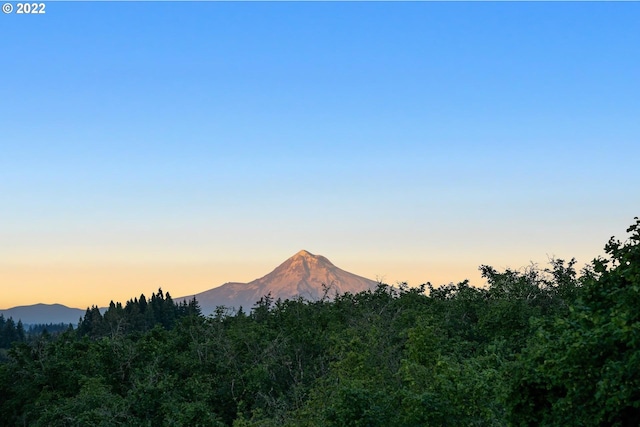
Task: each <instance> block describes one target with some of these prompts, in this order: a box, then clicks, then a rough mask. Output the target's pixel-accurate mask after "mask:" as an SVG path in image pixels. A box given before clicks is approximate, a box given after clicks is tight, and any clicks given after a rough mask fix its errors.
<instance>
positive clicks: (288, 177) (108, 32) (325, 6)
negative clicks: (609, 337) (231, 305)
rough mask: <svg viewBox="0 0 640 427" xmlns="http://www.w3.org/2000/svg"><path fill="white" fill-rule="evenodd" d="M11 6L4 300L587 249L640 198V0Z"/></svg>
mask: <svg viewBox="0 0 640 427" xmlns="http://www.w3.org/2000/svg"><path fill="white" fill-rule="evenodd" d="M46 6H47V9H46V14H44V15H33V16H27V15H17V14H16V13H11V14H2V15H1V16H0V35H2V36H3V41H4V46H3V53H4V56H5V58H7V59H8V61H9V62H8V63H10V64H11V66H7V67H3V68H2V69H0V79H1V80H2V81H3V82H8V83H10V84H6V85H3V87H2V88H0V99H2V100H3V102H2V103H1V104H0V117H2V119H3V120H2V121H3V124H2V132H3V138H2V139H3V142H2V143H1V144H0V146H1V148H2V156H0V197H1V200H2V206H3V209H0V291H1V292H0V295H1V296H0V307H2V308H3V309H8V308H12V307H16V306H22V305H32V304H37V303H46V304H54V303H58V304H63V305H66V306H68V307H74V308H85V307H88V306H92V305H98V306H100V307H104V306H106V305H108V303H109V301H111V300H113V301H120V302H123V303H124V302H126V301H127V300H129V299H131V298H134V297H138V296H140V294H145V295H149V294H150V293H152V292H155V291H157V289H158V288H162V289H163V290H164V291H165V292H166V291H169V292H170V293H171V295H172V296H174V297H181V296H189V295H194V294H197V293H199V292H202V291H205V290H208V289H211V288H214V287H217V286H220V285H222V284H224V283H227V282H244V283H246V282H250V281H252V280H254V279H256V278H259V277H262V276H264V275H265V274H267V273H269V272H270V271H271V270H273V268H275V267H276V266H277V265H279V264H280V263H281V262H283V261H284V260H286V259H287V258H289V257H290V256H292V254H294V253H296V252H297V251H299V250H301V249H305V250H308V251H310V252H311V253H313V254H317V255H322V256H325V257H326V258H328V259H329V260H330V261H331V262H332V263H333V264H334V265H336V266H337V267H339V268H341V269H343V270H346V271H348V272H351V273H354V274H357V275H359V276H362V277H366V278H369V279H372V280H379V281H382V282H384V283H387V284H390V285H395V284H397V283H401V282H407V283H408V284H409V285H411V286H418V285H420V284H423V283H426V282H431V283H432V284H433V285H436V286H437V285H441V284H447V283H458V282H461V281H463V280H465V279H469V280H470V283H471V285H473V286H483V285H484V280H482V279H481V276H480V272H479V271H478V268H479V266H480V265H483V264H485V265H491V266H494V267H495V268H496V269H499V270H500V269H504V268H507V267H509V268H513V269H518V268H522V267H526V266H528V265H530V263H537V264H539V265H540V266H544V265H545V264H546V263H547V261H548V259H549V258H551V257H555V258H561V259H565V260H567V261H568V260H570V259H571V258H576V259H577V261H578V265H577V267H578V268H580V267H582V266H584V265H585V264H587V263H589V262H591V260H593V259H594V258H596V257H597V256H599V255H602V254H603V248H604V246H605V244H606V243H607V241H608V239H609V238H610V237H611V236H616V237H617V238H620V239H623V240H624V238H625V230H626V229H627V227H628V226H629V225H630V224H631V223H632V221H633V218H634V217H635V216H638V215H639V214H640V212H639V206H638V201H637V200H633V195H632V194H630V193H632V190H631V189H633V188H640V170H639V169H638V168H637V165H636V163H637V159H638V158H640V144H638V141H640V122H639V121H638V120H637V118H638V117H640V102H639V101H638V100H640V85H638V84H637V77H638V70H640V32H639V31H638V29H637V22H638V18H639V17H640V3H590V2H589V3H535V2H533V3H528V2H526V3H525V2H521V3H518V2H514V3H501V2H498V3H482V2H478V3H475V2H474V3H466V2H465V3H458V2H450V3H447V2H443V3H440V2H437V3H431V2H408V3H387V2H355V3H341V2H320V3H287V2H285V3H238V2H187V3H183V2H141V3H137V2H82V3H78V2H55V1H52V2H47V3H46Z"/></svg>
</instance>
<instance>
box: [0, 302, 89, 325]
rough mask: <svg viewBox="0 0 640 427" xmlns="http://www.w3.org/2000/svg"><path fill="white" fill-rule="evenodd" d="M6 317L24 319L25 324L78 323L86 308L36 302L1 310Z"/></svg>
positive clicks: (16, 319) (0, 312)
mask: <svg viewBox="0 0 640 427" xmlns="http://www.w3.org/2000/svg"><path fill="white" fill-rule="evenodd" d="M0 314H1V315H3V316H4V318H5V319H8V318H9V317H12V318H13V320H15V321H16V323H17V322H18V320H22V323H23V324H25V325H35V324H42V323H45V324H46V323H72V324H74V325H75V324H77V323H78V319H80V318H81V317H84V314H85V310H80V309H79V308H69V307H67V306H65V305H62V304H34V305H22V306H20V307H13V308H9V309H6V310H0Z"/></svg>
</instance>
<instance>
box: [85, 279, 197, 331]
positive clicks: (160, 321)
mask: <svg viewBox="0 0 640 427" xmlns="http://www.w3.org/2000/svg"><path fill="white" fill-rule="evenodd" d="M200 314H201V311H200V306H199V305H198V302H197V301H196V300H195V298H194V299H192V300H191V301H188V302H187V301H182V302H181V303H179V304H177V303H175V302H174V301H173V299H172V298H171V295H170V294H169V292H167V293H166V294H164V293H163V292H162V289H158V293H152V294H151V297H150V298H149V299H148V300H147V298H146V297H145V295H144V294H142V295H140V298H139V299H138V298H133V299H130V300H129V301H127V302H126V304H125V305H124V307H123V306H122V304H121V303H119V302H118V303H114V302H113V301H111V303H110V304H109V308H108V309H107V310H106V311H105V313H104V315H103V314H102V313H101V312H100V309H99V308H98V307H97V306H93V307H90V308H87V311H86V313H85V315H84V317H83V318H82V319H80V322H79V323H78V335H79V337H84V336H87V337H90V338H100V337H105V336H116V335H122V334H125V335H126V334H131V333H134V332H136V333H143V332H146V331H148V330H150V329H152V328H154V327H155V326H156V325H159V326H161V327H163V328H165V329H171V328H172V327H173V326H174V325H175V323H176V321H177V320H179V319H180V318H183V317H188V316H199V315H200Z"/></svg>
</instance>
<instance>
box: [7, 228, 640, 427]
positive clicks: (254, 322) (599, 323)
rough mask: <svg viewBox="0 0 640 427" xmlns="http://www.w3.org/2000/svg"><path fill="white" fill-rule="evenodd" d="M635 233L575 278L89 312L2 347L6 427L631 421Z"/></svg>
mask: <svg viewBox="0 0 640 427" xmlns="http://www.w3.org/2000/svg"><path fill="white" fill-rule="evenodd" d="M628 231H629V232H631V237H630V238H629V239H628V240H627V241H626V242H624V243H622V242H619V241H617V240H614V239H611V240H610V242H609V243H608V244H607V246H606V248H605V250H606V253H607V255H608V258H606V259H600V258H599V259H597V260H594V262H593V263H592V265H591V266H589V267H588V268H587V269H585V270H584V271H583V272H582V273H581V274H580V275H579V274H577V272H576V271H575V269H574V265H575V260H571V261H570V262H568V263H565V262H564V261H563V260H551V261H550V265H549V267H548V268H544V269H542V268H538V267H537V266H535V265H532V266H530V267H528V268H526V269H523V270H511V269H507V270H505V271H497V270H495V269H493V268H492V267H489V266H481V267H480V269H481V271H482V274H483V276H484V278H485V279H486V281H487V285H488V286H486V287H485V288H475V287H472V286H470V285H469V283H468V282H466V281H464V282H461V283H458V284H449V285H445V286H441V287H433V286H431V285H430V284H426V285H424V286H422V287H419V288H408V287H407V286H406V285H399V286H398V287H389V286H387V285H383V284H380V285H379V287H378V288H377V289H376V290H374V291H367V292H361V293H359V294H356V295H351V294H345V295H341V296H337V297H336V298H335V300H333V301H329V300H321V301H316V302H308V301H304V300H302V299H296V300H288V301H280V300H278V301H273V299H272V298H271V297H270V296H269V295H267V296H265V297H264V298H263V299H261V300H260V301H258V302H257V304H256V305H255V306H254V307H253V309H252V311H251V312H250V313H244V312H242V311H240V312H238V313H236V314H233V313H230V312H228V311H226V310H224V309H223V308H220V309H219V310H217V311H216V313H214V315H213V316H210V317H208V318H205V317H203V316H202V315H201V313H200V310H199V307H198V305H197V302H196V301H195V300H194V301H192V302H188V303H181V304H175V303H174V301H173V300H172V298H171V296H170V295H169V293H164V292H162V290H158V292H157V293H155V294H152V295H151V297H150V298H146V297H145V296H144V295H141V296H140V297H139V298H134V299H132V300H130V301H128V302H127V303H126V304H124V305H122V304H120V303H111V304H110V306H109V308H108V309H107V310H106V311H105V312H104V313H101V312H100V310H99V309H98V308H97V307H91V308H89V309H87V312H86V314H85V316H84V318H83V319H82V321H81V323H80V325H79V327H78V329H77V330H75V331H74V330H73V329H68V330H66V331H64V332H61V333H58V334H53V335H52V334H50V333H48V332H47V331H46V330H45V331H43V333H42V334H41V335H39V336H33V337H31V338H29V339H21V338H18V339H17V340H13V344H12V346H11V349H10V350H5V354H4V355H3V357H4V360H3V361H2V362H0V426H16V425H33V426H44V425H46V426H81V425H82V426H84V425H96V426H101V425H110V426H111V425H114V426H117V425H126V426H235V427H241V426H261V427H270V426H390V427H393V426H422V425H425V426H429V425H437V426H511V425H514V426H515V425H526V426H538V425H549V426H556V425H568V426H572V425H575V426H592V425H593V426H596V425H598V426H601V425H611V426H632V425H633V426H635V425H639V424H640V409H639V408H640V372H638V367H640V348H639V344H640V312H639V311H638V307H640V292H639V291H640V262H639V261H640V246H639V244H640V222H639V221H637V220H636V224H635V225H633V226H631V227H630V228H629V230H628ZM11 322H12V321H11ZM7 325H9V326H7ZM0 330H7V331H9V334H14V335H15V336H16V337H19V336H20V333H19V326H17V325H15V324H13V326H11V323H10V322H9V320H5V319H3V318H1V317H0ZM0 356H1V355H0Z"/></svg>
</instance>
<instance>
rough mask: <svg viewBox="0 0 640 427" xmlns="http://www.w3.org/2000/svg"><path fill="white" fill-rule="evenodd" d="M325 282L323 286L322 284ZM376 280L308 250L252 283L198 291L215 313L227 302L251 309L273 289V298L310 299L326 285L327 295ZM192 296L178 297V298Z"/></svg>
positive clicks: (355, 289)
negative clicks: (336, 264)
mask: <svg viewBox="0 0 640 427" xmlns="http://www.w3.org/2000/svg"><path fill="white" fill-rule="evenodd" d="M323 285H324V287H323ZM376 285H377V282H375V281H373V280H369V279H366V278H364V277H361V276H357V275H355V274H353V273H349V272H348V271H344V270H342V269H340V268H338V267H336V266H335V265H333V264H332V263H331V261H329V260H328V259H327V258H325V257H323V256H321V255H314V254H312V253H309V252H307V251H305V250H302V251H300V252H298V253H296V254H295V255H294V256H292V257H291V258H289V259H287V260H286V261H285V262H283V263H282V264H280V265H279V266H278V267H277V268H276V269H275V270H273V271H272V272H271V273H269V274H267V275H266V276H264V277H261V278H259V279H256V280H254V281H252V282H249V283H237V282H230V283H225V284H224V285H222V286H219V287H217V288H213V289H210V290H208V291H204V292H201V293H199V294H196V295H195V298H196V299H197V300H198V303H199V304H200V307H201V309H202V312H203V313H204V314H205V315H208V314H210V313H212V312H213V311H214V310H215V308H216V307H218V306H225V307H233V308H235V309H238V308H239V307H240V306H242V308H243V309H244V310H245V311H249V310H250V309H251V307H253V306H254V305H255V303H256V302H257V301H258V300H259V299H260V298H262V297H263V296H264V295H267V294H269V293H271V297H272V298H273V299H274V300H277V299H278V298H280V299H282V300H285V299H291V298H295V297H297V296H301V297H303V298H305V299H307V300H311V301H315V300H318V299H321V298H322V297H323V295H324V292H325V288H326V289H328V292H327V296H329V297H334V296H335V295H336V294H343V293H346V292H350V293H357V292H361V291H365V290H368V289H374V288H375V287H376ZM191 298H193V297H182V298H177V299H176V300H177V301H182V300H190V299H191Z"/></svg>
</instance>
